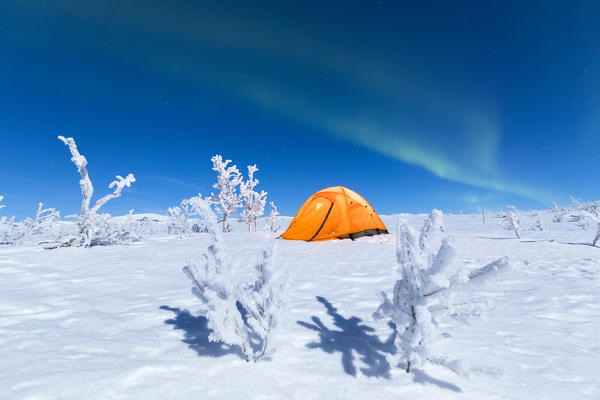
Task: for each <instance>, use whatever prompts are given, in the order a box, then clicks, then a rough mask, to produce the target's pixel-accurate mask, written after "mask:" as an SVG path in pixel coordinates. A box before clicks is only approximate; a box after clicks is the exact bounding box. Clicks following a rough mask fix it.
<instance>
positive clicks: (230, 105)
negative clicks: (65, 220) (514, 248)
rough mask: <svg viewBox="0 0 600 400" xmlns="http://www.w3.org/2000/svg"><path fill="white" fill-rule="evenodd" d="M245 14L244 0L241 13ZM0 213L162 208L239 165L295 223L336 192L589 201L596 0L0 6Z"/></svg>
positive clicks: (446, 199)
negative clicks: (81, 172) (81, 159)
mask: <svg viewBox="0 0 600 400" xmlns="http://www.w3.org/2000/svg"><path fill="white" fill-rule="evenodd" d="M250 3H252V5H250ZM1 7H2V11H1V12H0V135H1V143H0V194H1V195H4V196H5V200H4V203H3V204H5V205H6V208H5V209H3V210H2V211H1V212H0V213H2V215H12V214H15V215H17V216H21V217H22V216H25V215H30V214H32V213H33V211H34V209H35V207H36V205H37V202H38V201H43V202H45V203H46V205H48V206H51V207H56V208H58V209H60V210H62V211H63V214H69V213H74V212H77V211H78V209H79V205H80V195H79V186H78V184H77V182H78V175H77V172H76V170H75V167H74V165H73V164H72V163H71V162H70V161H69V154H68V150H67V148H66V147H65V146H64V145H63V144H62V143H61V142H60V141H59V140H57V138H56V137H57V135H59V134H60V135H64V136H73V137H74V138H75V139H76V140H77V143H78V145H79V149H80V151H81V153H82V154H84V155H85V156H86V157H87V159H88V162H89V172H90V176H91V178H92V181H93V183H94V187H95V194H96V195H97V196H100V195H103V194H105V193H107V192H108V188H107V185H108V183H109V182H110V181H111V180H112V179H113V178H114V175H116V174H120V175H123V176H124V175H125V174H127V173H129V172H132V173H134V174H135V176H136V178H137V180H138V181H137V182H136V183H135V184H134V185H133V187H132V188H131V189H129V190H127V191H125V192H124V194H123V197H122V198H120V199H117V200H113V201H111V202H110V203H108V204H107V206H106V208H104V210H105V211H108V212H111V213H115V214H119V213H125V212H126V211H127V210H129V209H130V208H134V209H135V210H136V212H161V213H162V212H164V211H165V210H166V208H167V207H168V206H170V205H173V204H177V203H178V202H179V201H180V200H181V199H182V198H184V197H189V196H191V195H194V194H196V193H198V192H201V193H203V194H208V193H209V192H210V190H211V187H210V186H211V184H212V183H213V181H214V174H213V171H211V170H210V166H211V164H210V157H211V156H212V155H213V154H217V153H218V154H222V155H223V156H224V157H226V158H230V159H232V160H234V162H235V163H236V164H237V165H238V167H241V169H245V166H246V165H248V164H250V163H252V164H253V163H256V164H257V165H258V166H259V168H260V171H259V172H258V173H257V177H258V178H259V179H260V180H261V183H260V187H262V189H264V190H266V191H268V192H269V195H270V198H271V199H272V200H274V201H275V202H276V203H277V204H279V206H280V209H281V211H282V212H283V213H284V214H287V215H293V214H294V213H295V211H296V210H297V208H298V207H299V206H300V205H301V204H302V202H303V201H304V200H305V199H306V198H307V197H308V196H309V195H310V194H312V193H313V192H315V191H317V190H319V189H321V188H324V187H326V186H333V185H344V186H347V187H350V188H352V189H354V190H356V191H358V192H359V193H361V194H362V195H363V196H364V197H365V198H366V199H367V200H368V201H369V202H371V203H372V204H373V206H374V207H375V209H376V210H378V211H379V212H380V213H382V214H390V213H397V212H425V211H428V210H429V209H431V208H433V207H437V208H441V209H443V210H446V211H458V210H461V209H462V210H464V211H475V210H479V209H481V208H487V209H495V208H500V207H503V206H504V205H506V204H508V203H510V204H515V205H516V206H517V207H519V208H541V207H547V206H549V205H550V203H551V202H552V201H557V202H559V203H560V202H562V203H565V202H567V201H568V196H569V195H574V196H576V197H579V198H582V199H588V200H590V199H597V198H600V186H599V185H598V176H599V173H598V166H599V165H600V22H599V21H600V3H598V2H597V1H596V2H594V1H589V2H577V1H575V2H553V1H540V2H538V1H527V2H523V1H515V2H510V1H503V2H479V1H458V2H446V1H444V2H442V1H440V2H422V1H419V2H399V1H377V2H375V1H372V2H371V1H361V2H359V1H356V2H354V1H301V2H300V1H299V2H282V1H265V2H246V1H240V2H226V1H215V2H205V1H187V2H181V1H150V0H146V1H127V2H124V1H60V0H58V1H50V2H41V1H5V2H2V6H1Z"/></svg>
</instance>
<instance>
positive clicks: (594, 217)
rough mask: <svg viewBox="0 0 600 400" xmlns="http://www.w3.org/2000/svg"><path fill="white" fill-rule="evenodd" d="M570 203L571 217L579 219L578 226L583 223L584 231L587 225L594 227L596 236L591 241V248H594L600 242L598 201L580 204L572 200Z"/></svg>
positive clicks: (599, 204) (599, 205)
mask: <svg viewBox="0 0 600 400" xmlns="http://www.w3.org/2000/svg"><path fill="white" fill-rule="evenodd" d="M572 201H573V208H574V213H573V216H575V217H579V219H580V221H582V222H580V226H581V225H583V224H584V223H585V224H586V228H585V229H587V227H588V226H589V225H593V226H595V228H596V229H595V230H596V236H595V237H594V240H592V246H596V244H597V243H598V241H599V240H600V200H597V201H591V202H586V203H582V202H580V201H578V200H576V199H574V198H572ZM583 221H585V222H583Z"/></svg>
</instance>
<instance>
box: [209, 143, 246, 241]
mask: <svg viewBox="0 0 600 400" xmlns="http://www.w3.org/2000/svg"><path fill="white" fill-rule="evenodd" d="M210 160H211V161H212V163H213V168H212V169H213V171H216V172H217V182H216V183H215V184H213V188H215V189H217V192H216V193H211V202H212V203H213V204H215V205H216V207H215V208H216V210H217V212H218V213H220V214H221V215H222V219H221V222H222V224H223V232H227V231H228V225H227V217H228V216H229V215H230V214H232V213H235V212H236V210H237V209H238V208H240V207H241V203H242V197H241V195H240V194H239V193H238V186H239V185H240V183H242V175H241V174H240V171H238V169H237V167H236V166H235V165H232V166H231V167H228V166H227V165H229V163H230V162H231V160H225V161H223V157H221V156H220V155H218V154H217V155H216V156H214V157H212V158H211V159H210Z"/></svg>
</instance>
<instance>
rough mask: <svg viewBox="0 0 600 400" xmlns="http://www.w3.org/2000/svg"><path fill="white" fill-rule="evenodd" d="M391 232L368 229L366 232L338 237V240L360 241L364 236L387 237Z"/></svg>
mask: <svg viewBox="0 0 600 400" xmlns="http://www.w3.org/2000/svg"><path fill="white" fill-rule="evenodd" d="M388 233H389V232H388V231H386V230H385V229H367V230H366V231H360V232H354V233H349V234H347V235H341V236H338V237H337V238H338V239H352V240H354V239H358V238H360V237H363V236H374V235H387V234H388Z"/></svg>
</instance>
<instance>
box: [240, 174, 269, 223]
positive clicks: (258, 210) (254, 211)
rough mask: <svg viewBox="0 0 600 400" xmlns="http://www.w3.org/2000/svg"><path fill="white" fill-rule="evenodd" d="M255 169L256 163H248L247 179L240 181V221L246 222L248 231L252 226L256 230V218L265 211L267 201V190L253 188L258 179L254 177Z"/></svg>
mask: <svg viewBox="0 0 600 400" xmlns="http://www.w3.org/2000/svg"><path fill="white" fill-rule="evenodd" d="M256 171H258V168H257V167H256V165H248V179H247V180H245V181H243V182H242V183H240V196H241V198H242V202H243V206H242V213H241V215H240V221H241V222H245V223H246V224H248V232H250V231H252V227H254V230H255V231H256V220H258V218H259V217H260V216H262V215H263V214H264V213H265V204H266V202H267V192H265V191H263V190H261V191H260V193H259V192H256V191H255V190H254V188H255V187H256V185H258V179H255V178H254V173H255V172H256Z"/></svg>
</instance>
